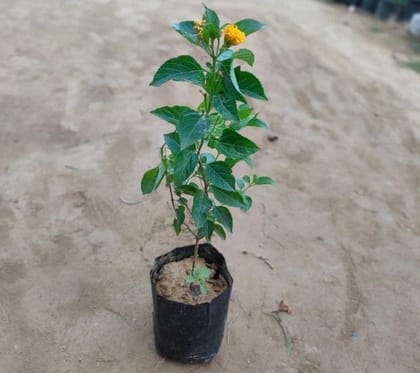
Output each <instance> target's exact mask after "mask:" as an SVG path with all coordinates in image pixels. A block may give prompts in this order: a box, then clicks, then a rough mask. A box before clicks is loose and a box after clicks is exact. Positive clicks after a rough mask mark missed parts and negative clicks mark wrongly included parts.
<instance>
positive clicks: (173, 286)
mask: <svg viewBox="0 0 420 373" xmlns="http://www.w3.org/2000/svg"><path fill="white" fill-rule="evenodd" d="M192 262H193V259H192V258H186V259H183V260H180V261H178V262H170V263H167V264H165V265H164V266H163V267H162V269H161V270H160V271H159V275H158V278H157V281H156V289H157V292H158V293H159V294H160V295H161V296H163V297H165V298H167V299H170V300H172V301H175V302H180V303H185V304H200V303H208V302H210V301H211V300H212V299H214V298H215V297H217V296H218V295H219V294H220V293H221V292H222V291H223V290H224V289H226V287H227V282H226V280H225V279H224V278H223V276H221V275H220V276H218V277H217V278H215V275H216V271H215V269H214V268H212V266H211V265H209V264H207V263H206V261H205V260H204V259H203V258H198V260H197V262H196V266H197V267H202V266H205V265H206V266H207V267H208V268H209V269H210V277H209V279H208V280H207V282H206V284H207V289H208V293H207V294H200V295H198V296H194V295H193V294H192V292H191V290H190V285H189V284H188V283H187V282H186V281H185V278H186V276H187V275H188V274H190V273H191V269H192Z"/></svg>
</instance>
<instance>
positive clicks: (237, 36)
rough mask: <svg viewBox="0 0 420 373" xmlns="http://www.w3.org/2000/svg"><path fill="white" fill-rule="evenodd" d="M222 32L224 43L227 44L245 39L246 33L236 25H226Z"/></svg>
mask: <svg viewBox="0 0 420 373" xmlns="http://www.w3.org/2000/svg"><path fill="white" fill-rule="evenodd" d="M223 33H224V35H225V43H226V44H227V45H238V44H241V43H243V42H244V41H245V40H246V35H245V33H244V32H243V31H241V30H240V29H239V28H238V27H237V26H236V25H227V26H226V27H225V28H224V30H223Z"/></svg>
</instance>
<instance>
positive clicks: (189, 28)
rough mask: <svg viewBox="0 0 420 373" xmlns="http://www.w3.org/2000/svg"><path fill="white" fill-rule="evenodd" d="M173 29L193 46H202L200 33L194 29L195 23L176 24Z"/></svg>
mask: <svg viewBox="0 0 420 373" xmlns="http://www.w3.org/2000/svg"><path fill="white" fill-rule="evenodd" d="M172 28H173V29H174V30H175V31H176V32H178V33H179V34H181V35H182V36H183V37H184V38H185V39H187V40H188V41H190V42H191V43H193V44H196V45H201V43H200V39H199V37H198V33H197V32H196V31H195V29H194V22H193V21H183V22H179V23H175V24H174V25H172Z"/></svg>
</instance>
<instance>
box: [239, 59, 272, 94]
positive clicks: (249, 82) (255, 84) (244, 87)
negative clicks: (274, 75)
mask: <svg viewBox="0 0 420 373" xmlns="http://www.w3.org/2000/svg"><path fill="white" fill-rule="evenodd" d="M235 74H236V79H237V80H238V84H239V88H240V91H241V92H242V93H243V94H244V95H246V96H249V97H252V98H256V99H258V100H268V99H267V96H266V95H265V92H264V87H263V86H262V84H261V82H260V81H259V80H258V79H257V77H256V76H255V75H254V74H252V73H250V72H248V71H241V68H240V66H237V67H236V68H235Z"/></svg>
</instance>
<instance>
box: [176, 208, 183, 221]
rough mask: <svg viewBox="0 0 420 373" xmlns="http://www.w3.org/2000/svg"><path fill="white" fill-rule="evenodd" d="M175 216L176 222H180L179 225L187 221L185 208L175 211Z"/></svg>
mask: <svg viewBox="0 0 420 373" xmlns="http://www.w3.org/2000/svg"><path fill="white" fill-rule="evenodd" d="M175 216H176V220H178V222H179V224H183V223H184V221H185V207H184V206H178V207H177V208H176V209H175Z"/></svg>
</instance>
